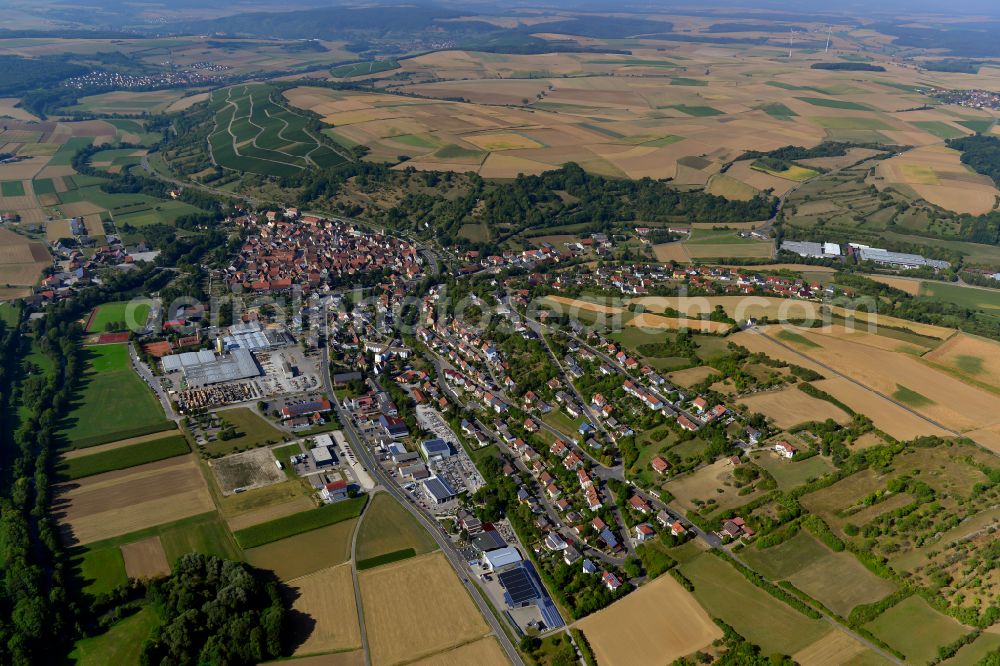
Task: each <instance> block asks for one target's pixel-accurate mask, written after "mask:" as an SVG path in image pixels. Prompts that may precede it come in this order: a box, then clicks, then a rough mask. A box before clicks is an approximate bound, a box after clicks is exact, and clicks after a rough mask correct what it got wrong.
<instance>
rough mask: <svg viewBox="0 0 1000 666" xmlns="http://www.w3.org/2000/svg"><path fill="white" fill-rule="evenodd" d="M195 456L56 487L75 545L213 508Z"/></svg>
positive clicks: (58, 512) (57, 510) (59, 514)
mask: <svg viewBox="0 0 1000 666" xmlns="http://www.w3.org/2000/svg"><path fill="white" fill-rule="evenodd" d="M214 508H215V505H214V504H213V503H212V497H211V495H210V494H209V492H208V488H207V487H206V486H205V479H204V477H203V476H202V475H201V471H200V470H199V469H198V463H197V461H196V460H195V458H194V456H193V455H187V456H180V457H176V458H169V459H167V460H161V461H159V462H154V463H149V464H146V465H139V466H137V467H132V468H130V469H126V470H120V471H116V472H107V473H105V474H97V475H94V476H89V477H86V478H84V479H80V480H78V481H73V482H70V483H64V484H60V485H58V486H56V487H55V501H54V514H55V517H56V518H57V519H58V520H59V522H60V524H61V525H62V528H63V531H64V538H65V540H66V541H67V543H70V544H86V543H90V542H92V541H100V540H101V539H107V538H110V537H113V536H119V535H121V534H128V533H129V532H135V531H137V530H140V529H143V528H146V527H152V526H154V525H159V524H161V523H166V522H171V521H174V520H179V519H181V518H186V517H187V516H193V515H196V514H199V513H205V512H208V511H212V510H213V509H214Z"/></svg>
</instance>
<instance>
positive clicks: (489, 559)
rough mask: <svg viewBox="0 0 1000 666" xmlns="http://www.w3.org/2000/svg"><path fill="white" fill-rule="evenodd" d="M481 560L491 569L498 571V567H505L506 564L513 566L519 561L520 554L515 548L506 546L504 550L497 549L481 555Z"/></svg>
mask: <svg viewBox="0 0 1000 666" xmlns="http://www.w3.org/2000/svg"><path fill="white" fill-rule="evenodd" d="M483 559H484V560H486V563H487V564H488V565H489V566H490V568H491V569H494V570H496V569H499V568H500V567H505V566H507V565H508V564H514V563H516V562H520V561H521V553H519V552H517V548H514V547H513V546H507V547H506V548H497V549H496V550H491V551H490V552H488V553H486V554H485V555H483Z"/></svg>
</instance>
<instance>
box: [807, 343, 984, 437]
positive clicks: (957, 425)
mask: <svg viewBox="0 0 1000 666" xmlns="http://www.w3.org/2000/svg"><path fill="white" fill-rule="evenodd" d="M798 335H800V336H802V338H804V339H805V340H807V341H809V342H810V343H812V344H811V345H809V346H806V345H799V344H798V343H796V342H791V343H789V344H790V345H791V346H793V347H796V349H797V350H798V351H801V352H802V353H803V354H805V355H806V356H808V357H809V358H812V359H814V360H816V361H817V362H819V363H822V364H824V365H826V366H828V367H831V368H836V369H837V371H838V372H839V373H840V374H842V375H844V376H846V377H849V378H851V379H853V380H855V381H857V382H859V383H861V384H863V385H864V386H866V387H868V388H870V389H872V390H874V391H877V392H879V393H881V394H883V395H886V396H893V395H894V394H897V393H899V392H902V391H903V390H904V389H908V390H909V391H913V392H916V393H918V394H919V395H920V396H923V399H921V400H916V399H913V398H905V397H900V398H899V399H898V400H899V401H900V402H904V403H906V404H907V406H908V407H910V408H911V409H914V410H916V411H917V412H919V413H920V414H922V415H925V416H927V417H928V418H930V419H933V420H935V421H937V422H938V423H941V424H942V425H944V426H945V427H948V428H953V429H955V430H959V431H966V430H974V429H977V428H981V427H983V426H986V425H991V424H993V423H998V422H1000V397H998V396H996V395H993V394H991V393H989V392H987V391H985V390H982V389H979V388H975V387H973V386H970V385H968V384H966V383H964V382H962V381H960V380H958V379H955V378H954V377H952V376H951V375H949V374H947V373H944V372H942V371H940V370H937V369H935V368H932V367H930V366H928V365H927V364H926V363H921V362H920V360H918V359H917V358H914V357H913V356H911V355H909V354H901V353H898V352H892V351H886V350H884V349H877V348H875V347H871V346H868V345H862V344H857V343H855V342H851V341H849V340H843V339H838V338H835V337H831V336H825V335H817V334H815V333H813V332H811V331H808V330H805V329H800V331H799V333H798ZM827 374H828V373H827ZM907 400H909V402H907Z"/></svg>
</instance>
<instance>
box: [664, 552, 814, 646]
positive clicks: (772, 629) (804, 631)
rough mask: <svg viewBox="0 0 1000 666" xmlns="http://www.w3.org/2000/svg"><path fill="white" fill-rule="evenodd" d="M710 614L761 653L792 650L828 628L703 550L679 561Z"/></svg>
mask: <svg viewBox="0 0 1000 666" xmlns="http://www.w3.org/2000/svg"><path fill="white" fill-rule="evenodd" d="M681 573H683V574H684V575H685V576H686V577H687V578H688V579H689V580H690V581H691V582H692V583H693V584H694V596H695V598H696V599H697V600H698V602H699V603H701V605H702V606H704V607H705V610H707V611H708V613H709V615H711V616H713V617H717V618H719V619H721V620H722V621H724V622H726V623H727V624H729V625H731V626H732V627H733V628H734V629H736V631H738V632H739V633H740V634H741V635H743V636H744V637H746V639H747V640H749V641H751V642H753V643H756V644H757V645H759V646H760V647H761V649H762V651H763V653H764V654H772V653H780V654H793V653H795V652H798V651H799V650H801V649H802V648H804V647H806V646H807V645H810V644H812V643H814V642H816V641H817V640H818V639H819V638H820V637H822V636H823V635H825V634H826V633H827V632H829V631H830V630H831V627H830V625H829V624H827V623H826V622H823V621H822V620H812V619H810V618H807V617H806V616H805V615H802V614H801V613H799V612H798V611H797V610H795V609H793V608H791V607H790V606H788V605H786V604H784V603H782V602H780V601H778V600H777V599H775V598H774V597H772V596H771V595H770V594H768V593H767V592H765V591H764V590H762V589H760V588H758V587H756V586H755V585H753V584H752V583H750V582H749V581H747V580H746V579H745V578H744V577H743V575H742V574H740V573H739V572H738V571H736V569H734V568H733V567H732V565H730V564H728V563H727V562H725V561H723V560H722V559H720V558H719V557H717V556H715V555H712V554H710V553H704V554H702V555H698V556H697V557H695V558H693V559H691V560H690V561H688V562H685V563H684V564H682V565H681Z"/></svg>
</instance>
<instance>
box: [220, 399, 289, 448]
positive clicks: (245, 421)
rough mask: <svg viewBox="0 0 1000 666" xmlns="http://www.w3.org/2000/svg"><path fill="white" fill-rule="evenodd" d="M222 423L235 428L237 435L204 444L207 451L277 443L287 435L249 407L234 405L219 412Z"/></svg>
mask: <svg viewBox="0 0 1000 666" xmlns="http://www.w3.org/2000/svg"><path fill="white" fill-rule="evenodd" d="M219 416H220V417H221V418H222V420H223V421H224V423H226V424H229V425H231V426H233V427H234V428H236V432H237V433H239V436H238V437H234V438H233V439H230V440H227V441H223V440H221V439H220V440H216V441H214V442H209V443H208V444H206V445H205V450H206V451H208V452H209V453H213V454H215V453H220V454H227V453H232V452H233V451H236V450H237V449H241V448H247V447H257V446H263V445H264V444H267V443H268V442H271V443H274V444H277V443H278V442H281V441H284V440H285V439H286V438H287V437H288V433H286V432H284V431H282V430H278V429H277V428H275V427H274V426H273V425H271V424H270V423H268V422H267V421H265V420H264V419H262V418H261V417H259V416H257V414H256V412H254V411H253V410H252V409H250V408H249V407H236V408H234V409H225V410H223V411H221V412H219Z"/></svg>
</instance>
